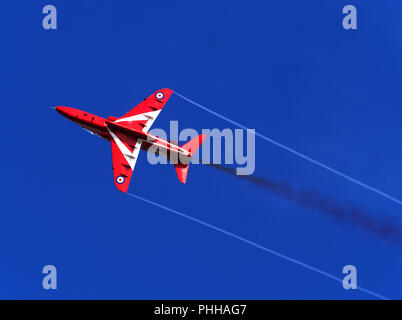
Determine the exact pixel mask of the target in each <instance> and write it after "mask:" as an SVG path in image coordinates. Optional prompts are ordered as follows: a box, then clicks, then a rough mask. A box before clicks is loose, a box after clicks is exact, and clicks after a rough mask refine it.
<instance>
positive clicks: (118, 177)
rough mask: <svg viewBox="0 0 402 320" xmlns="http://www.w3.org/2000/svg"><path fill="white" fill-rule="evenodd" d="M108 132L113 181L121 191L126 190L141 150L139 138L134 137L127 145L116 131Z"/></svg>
mask: <svg viewBox="0 0 402 320" xmlns="http://www.w3.org/2000/svg"><path fill="white" fill-rule="evenodd" d="M108 130H109V133H110V135H111V136H112V138H113V139H111V143H112V158H113V176H114V183H115V185H116V187H117V189H119V190H120V191H122V192H127V189H128V186H129V184H130V180H131V175H132V174H133V170H134V167H135V164H136V162H137V158H138V154H139V152H140V150H141V143H142V140H141V139H134V143H135V144H133V145H131V144H130V145H128V144H126V143H124V142H122V141H121V140H120V138H119V137H118V135H117V134H116V133H113V132H112V131H111V130H110V129H108Z"/></svg>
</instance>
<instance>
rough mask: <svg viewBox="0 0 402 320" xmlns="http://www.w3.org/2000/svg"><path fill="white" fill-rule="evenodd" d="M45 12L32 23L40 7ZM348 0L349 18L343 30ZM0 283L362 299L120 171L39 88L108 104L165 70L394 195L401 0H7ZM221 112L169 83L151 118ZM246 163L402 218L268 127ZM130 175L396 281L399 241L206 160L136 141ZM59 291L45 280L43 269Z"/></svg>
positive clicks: (153, 82) (196, 124)
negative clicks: (127, 180) (144, 147)
mask: <svg viewBox="0 0 402 320" xmlns="http://www.w3.org/2000/svg"><path fill="white" fill-rule="evenodd" d="M46 4H53V5H55V6H56V7H57V10H58V29H57V30H54V31H45V30H44V29H43V28H42V17H43V15H42V7H43V6H44V5H46ZM345 4H354V5H355V6H356V7H357V13H358V30H354V31H350V30H349V31H346V30H344V29H343V28H342V18H343V14H342V8H343V6H344V5H345ZM0 12H1V13H0V15H1V16H0V21H1V28H0V34H1V39H2V49H1V51H0V57H1V65H2V67H1V72H0V104H1V107H0V115H1V119H2V121H1V126H0V132H1V136H2V143H1V146H2V147H1V149H0V150H1V151H0V152H1V158H0V165H1V168H2V181H3V183H2V185H1V203H2V207H1V210H0V246H1V263H0V298H23V299H54V298H61V299H66V298H76V299H87V298H88V299H98V298H100V299H109V298H110V299H159V298H160V299H176V298H180V299H194V298H201V299H208V298H210V299H217V298H222V299H225V298H227V299H368V298H372V297H371V296H369V295H367V294H365V293H362V292H359V291H351V290H349V291H346V290H344V289H343V288H342V286H341V284H340V283H337V282H335V281H333V280H331V279H328V278H325V277H323V276H321V275H319V274H316V273H314V272H312V271H310V270H306V269H304V268H302V267H300V266H297V265H295V264H292V263H290V262H287V261H284V260H281V259H280V258H278V257H275V256H272V255H269V254H268V253H264V252H263V251H260V250H258V249H256V248H253V247H250V246H249V245H247V244H245V243H242V242H239V241H237V240H235V239H232V238H230V237H227V236H226V235H224V234H221V233H218V232H216V231H214V230H211V229H208V228H206V227H204V226H201V225H199V224H196V223H194V222H191V221H188V220H186V219H183V218H181V217H178V216H176V215H174V214H171V213H169V212H166V211H164V210H161V209H159V208H156V207H153V206H150V205H149V204H147V203H144V202H141V201H139V200H136V199H134V198H130V197H128V196H126V195H123V194H122V193H120V192H118V191H117V190H116V189H115V186H114V183H113V175H112V162H111V150H110V145H109V144H108V143H107V142H106V141H104V140H102V139H99V138H97V137H94V136H92V135H89V134H88V133H86V132H85V131H83V130H82V129H80V128H79V127H78V126H76V125H73V124H72V123H71V122H69V121H68V120H67V119H64V118H62V117H61V116H60V115H59V114H57V113H56V112H55V111H53V110H51V109H50V107H51V106H57V105H64V106H70V107H75V108H79V109H83V110H86V111H88V112H91V113H94V114H98V115H100V116H105V117H106V116H109V115H113V116H120V115H122V114H124V113H125V112H127V111H128V110H130V109H131V108H132V107H134V106H135V105H136V104H137V103H138V102H140V101H141V100H142V99H143V98H144V97H146V96H148V95H149V94H150V93H152V92H153V91H155V90H156V89H158V88H163V87H167V88H171V89H173V90H176V91H177V92H179V93H181V94H183V95H185V96H187V97H190V98H191V99H194V100H195V101H197V102H199V103H202V104H204V105H206V106H208V107H210V108H212V109H214V110H216V111H217V112H219V113H222V114H224V115H226V116H228V117H230V118H232V119H234V120H236V121H238V122H240V123H242V124H244V125H246V126H248V127H250V128H255V129H256V130H257V131H258V132H260V133H263V134H264V135H267V136H269V137H271V138H273V139H276V140H278V141H280V142H282V143H284V144H285V145H288V146H290V147H292V148H294V149H296V150H298V151H301V152H303V153H305V154H307V155H309V156H312V157H314V158H315V159H317V160H320V161H322V162H324V163H326V164H328V165H330V166H332V167H334V168H336V169H338V170H341V171H342V172H345V173H346V174H349V175H351V176H353V177H355V178H357V179H359V180H362V181H364V182H366V183H368V184H370V185H373V186H375V187H377V188H379V189H381V190H383V191H386V192H388V193H390V194H392V195H394V196H395V197H397V198H402V191H401V187H400V180H401V179H400V177H401V175H402V166H401V160H402V149H401V144H400V141H401V140H402V132H401V117H402V96H401V89H400V88H401V85H402V81H401V75H402V60H401V57H402V44H401V41H400V39H401V38H402V31H401V30H402V28H401V18H402V14H401V12H402V3H400V2H399V1H390V0H388V1H379V0H376V1H351V2H345V1H338V0H331V1H318V0H315V1H296V0H294V1H253V2H252V3H248V2H247V3H246V2H233V1H218V2H217V1H198V2H194V1H100V0H97V1H95V0H91V1H89V0H86V1H60V0H52V1H50V2H49V1H18V2H15V1H7V2H4V3H3V4H2V10H0ZM170 120H178V121H179V124H180V127H181V128H185V127H193V128H195V129H197V130H200V129H201V128H219V129H223V128H227V127H230V128H233V127H232V126H231V125H230V124H228V123H225V122H224V121H222V120H220V119H218V118H216V117H213V116H212V115H209V114H207V113H205V112H203V111H201V110H199V109H197V108H196V107H194V106H193V105H191V104H189V103H186V102H185V101H183V100H182V99H180V98H179V97H177V96H173V97H172V98H171V99H170V101H169V102H168V104H167V105H166V107H165V108H164V110H163V112H162V113H161V115H160V116H159V118H158V119H157V121H156V122H155V124H154V127H158V128H163V129H166V130H167V129H168V127H169V121H170ZM256 156H257V158H256V172H255V173H256V175H258V176H264V177H267V178H270V179H273V180H275V181H282V182H286V183H289V184H291V185H292V186H293V187H295V188H297V189H300V190H312V191H314V192H317V193H320V194H322V195H324V196H328V197H331V198H333V199H335V200H336V201H339V202H340V203H353V204H354V205H356V206H357V207H360V208H364V209H365V210H367V211H370V212H372V213H373V215H375V216H376V217H377V218H378V219H382V218H383V217H385V216H389V217H391V219H392V221H398V222H400V221H401V215H402V207H401V206H398V205H397V204H395V203H392V202H391V201H389V200H387V199H384V198H383V197H381V196H379V195H376V194H374V193H372V192H370V191H368V190H365V189H363V188H361V187H359V186H357V185H355V184H352V183H350V182H348V181H345V180H344V179H341V178H340V177H337V176H335V175H333V174H331V173H329V172H327V171H325V170H323V169H321V168H319V167H316V166H314V165H312V164H311V163H308V162H306V161H304V160H302V159H300V158H298V157H295V156H294V155H292V154H290V153H288V152H286V151H284V150H281V149H279V148H277V147H275V146H273V145H271V144H269V143H267V142H265V141H263V140H260V139H258V138H257V140H256ZM129 192H131V193H133V194H137V195H140V196H143V197H145V198H148V199H150V200H153V201H156V202H158V203H161V204H164V205H166V206H169V207H171V208H174V209H176V210H179V211H181V212H184V213H186V214H188V215H191V216H193V217H196V218H198V219H202V220H204V221H207V222H209V223H212V224H214V225H217V226H219V227H222V228H224V229H226V230H229V231H231V232H234V233H236V234H238V235H240V236H242V237H245V238H247V239H250V240H252V241H254V242H257V243H259V244H261V245H263V246H266V247H268V248H271V249H274V250H277V251H279V252H281V253H283V254H286V255H288V256H291V257H293V258H295V259H299V260H301V261H303V262H305V263H308V264H310V265H313V266H315V267H317V268H320V269H322V270H325V271H327V272H329V273H331V274H334V275H336V276H338V277H342V276H343V275H342V268H343V266H344V265H347V264H353V265H355V266H356V267H357V271H358V276H357V277H358V285H361V286H363V287H366V288H368V289H371V290H373V291H376V292H379V293H381V294H383V295H385V296H387V297H390V298H399V299H401V298H402V295H401V289H400V288H401V285H402V280H401V268H402V258H401V257H402V249H401V248H400V247H398V246H396V245H394V244H391V243H389V242H388V241H386V240H384V239H380V238H378V237H376V236H375V235H373V234H371V233H370V232H368V231H366V230H363V229H361V228H357V227H355V226H352V225H347V224H343V223H339V222H337V221H335V220H334V219H332V218H331V217H328V216H327V215H325V214H323V213H321V212H319V211H315V210H311V209H306V208H303V207H300V206H299V205H297V204H295V203H293V202H291V201H288V200H285V199H282V198H279V197H277V196H275V195H271V194H269V193H267V192H265V191H264V190H261V189H259V188H257V187H255V186H253V185H250V184H248V183H246V182H244V181H241V180H239V179H236V178H234V177H232V176H229V175H226V174H224V173H222V172H219V171H216V170H213V169H211V168H209V167H206V166H195V165H194V166H192V167H190V173H189V178H188V183H187V185H182V184H181V183H180V182H179V181H178V180H177V178H176V176H175V172H174V169H173V167H172V166H165V165H160V166H151V165H150V164H149V163H148V162H147V161H146V154H145V153H141V154H140V159H139V160H138V162H137V166H136V168H135V172H134V174H133V178H132V181H131V186H130V189H129ZM47 264H52V265H55V266H56V267H57V270H58V289H57V290H56V291H45V290H43V289H42V285H41V284H42V276H43V275H42V273H41V271H42V267H43V266H44V265H47Z"/></svg>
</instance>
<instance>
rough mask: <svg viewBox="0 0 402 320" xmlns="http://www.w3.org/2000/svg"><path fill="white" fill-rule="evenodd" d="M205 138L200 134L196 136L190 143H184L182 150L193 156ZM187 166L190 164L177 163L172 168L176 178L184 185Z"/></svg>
mask: <svg viewBox="0 0 402 320" xmlns="http://www.w3.org/2000/svg"><path fill="white" fill-rule="evenodd" d="M205 138H206V135H205V134H200V135H199V136H197V137H195V138H193V139H191V140H190V141H188V142H186V143H185V144H184V145H183V146H182V148H183V149H184V150H187V151H188V152H190V153H191V156H193V155H194V153H196V152H197V150H198V148H199V147H200V145H201V144H202V143H203V141H204V139H205ZM189 165H190V162H189V163H187V164H184V163H177V164H175V165H174V167H175V169H176V174H177V178H178V179H179V180H180V182H182V183H186V181H187V174H188V167H189Z"/></svg>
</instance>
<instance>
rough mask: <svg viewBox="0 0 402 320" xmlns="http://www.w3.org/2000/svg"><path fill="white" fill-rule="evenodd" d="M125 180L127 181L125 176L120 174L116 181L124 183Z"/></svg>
mask: <svg viewBox="0 0 402 320" xmlns="http://www.w3.org/2000/svg"><path fill="white" fill-rule="evenodd" d="M124 181H125V179H124V177H122V176H118V177H117V178H116V182H117V183H118V184H122V183H124Z"/></svg>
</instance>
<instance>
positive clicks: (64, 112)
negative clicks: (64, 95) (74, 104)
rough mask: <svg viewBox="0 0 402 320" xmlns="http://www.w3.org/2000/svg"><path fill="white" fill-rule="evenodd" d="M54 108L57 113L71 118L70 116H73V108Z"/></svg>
mask: <svg viewBox="0 0 402 320" xmlns="http://www.w3.org/2000/svg"><path fill="white" fill-rule="evenodd" d="M55 109H56V111H57V112H58V113H60V114H61V115H62V116H63V117H67V118H71V117H73V116H74V115H73V113H74V112H73V111H74V109H73V108H69V107H62V106H57V107H56V108H55Z"/></svg>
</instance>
